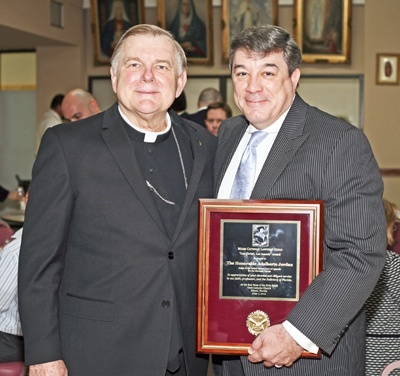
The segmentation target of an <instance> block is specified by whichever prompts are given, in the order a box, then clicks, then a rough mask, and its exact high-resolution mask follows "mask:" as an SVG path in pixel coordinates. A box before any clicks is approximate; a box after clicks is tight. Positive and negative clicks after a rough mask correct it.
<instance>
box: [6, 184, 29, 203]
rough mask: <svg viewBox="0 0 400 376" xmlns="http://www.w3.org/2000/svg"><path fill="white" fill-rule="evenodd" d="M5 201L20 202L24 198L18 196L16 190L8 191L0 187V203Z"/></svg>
mask: <svg viewBox="0 0 400 376" xmlns="http://www.w3.org/2000/svg"><path fill="white" fill-rule="evenodd" d="M6 199H8V200H12V201H22V200H23V199H24V197H23V196H22V195H20V194H19V192H18V190H14V191H9V190H8V189H5V188H4V187H2V186H1V185H0V202H3V201H5V200H6Z"/></svg>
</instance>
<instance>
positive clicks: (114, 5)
mask: <svg viewBox="0 0 400 376" xmlns="http://www.w3.org/2000/svg"><path fill="white" fill-rule="evenodd" d="M91 22H92V34H93V51H94V63H95V65H106V64H110V58H111V55H112V52H113V49H114V47H115V45H116V43H117V42H118V40H119V39H120V37H121V36H122V34H123V33H124V32H125V31H126V30H127V29H129V28H130V27H131V26H133V25H137V24H140V23H143V22H144V0H91Z"/></svg>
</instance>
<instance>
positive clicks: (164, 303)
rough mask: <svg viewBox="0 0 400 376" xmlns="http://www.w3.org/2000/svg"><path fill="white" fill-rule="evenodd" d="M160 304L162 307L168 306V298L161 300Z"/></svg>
mask: <svg viewBox="0 0 400 376" xmlns="http://www.w3.org/2000/svg"><path fill="white" fill-rule="evenodd" d="M161 305H162V306H163V307H164V308H168V307H169V306H170V302H169V300H163V301H162V303H161Z"/></svg>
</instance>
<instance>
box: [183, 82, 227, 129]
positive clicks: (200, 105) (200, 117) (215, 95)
mask: <svg viewBox="0 0 400 376" xmlns="http://www.w3.org/2000/svg"><path fill="white" fill-rule="evenodd" d="M222 101H223V99H222V95H221V93H220V92H219V91H218V90H217V89H214V88H213V87H208V88H206V89H203V90H202V91H201V93H200V95H199V99H198V101H197V112H195V113H193V114H189V115H187V116H185V119H189V120H191V121H194V122H195V123H197V124H200V125H201V126H202V127H204V128H205V127H206V124H205V122H204V120H205V118H206V111H207V106H208V105H209V104H211V103H214V102H222Z"/></svg>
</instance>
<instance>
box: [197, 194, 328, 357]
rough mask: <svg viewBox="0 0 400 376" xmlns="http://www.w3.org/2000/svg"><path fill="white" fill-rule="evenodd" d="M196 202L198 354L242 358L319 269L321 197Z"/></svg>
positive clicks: (282, 316) (286, 311) (283, 314)
mask: <svg viewBox="0 0 400 376" xmlns="http://www.w3.org/2000/svg"><path fill="white" fill-rule="evenodd" d="M199 201H200V202H199V274H198V311H197V312H198V316H197V352H199V353H204V354H225V355H247V349H248V348H249V347H250V345H251V343H252V342H253V341H254V339H255V337H256V336H257V335H259V334H260V333H261V332H262V331H263V330H264V329H266V328H267V327H268V326H270V325H276V324H280V323H282V322H283V321H284V320H285V319H286V317H287V315H288V314H289V312H290V311H291V310H292V308H293V307H294V305H295V304H296V303H297V302H298V301H299V299H300V298H301V296H302V294H303V293H304V291H305V290H306V289H307V287H308V286H309V285H310V283H312V281H313V279H314V278H315V277H316V276H317V275H318V273H319V272H320V271H321V270H322V257H323V256H322V254H323V251H322V249H323V241H322V239H323V237H322V232H323V202H322V201H303V200H297V201H294V200H284V201H277V200H219V199H200V200H199ZM302 356H303V357H309V358H318V357H319V356H320V354H311V353H308V352H304V353H303V355H302Z"/></svg>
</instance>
